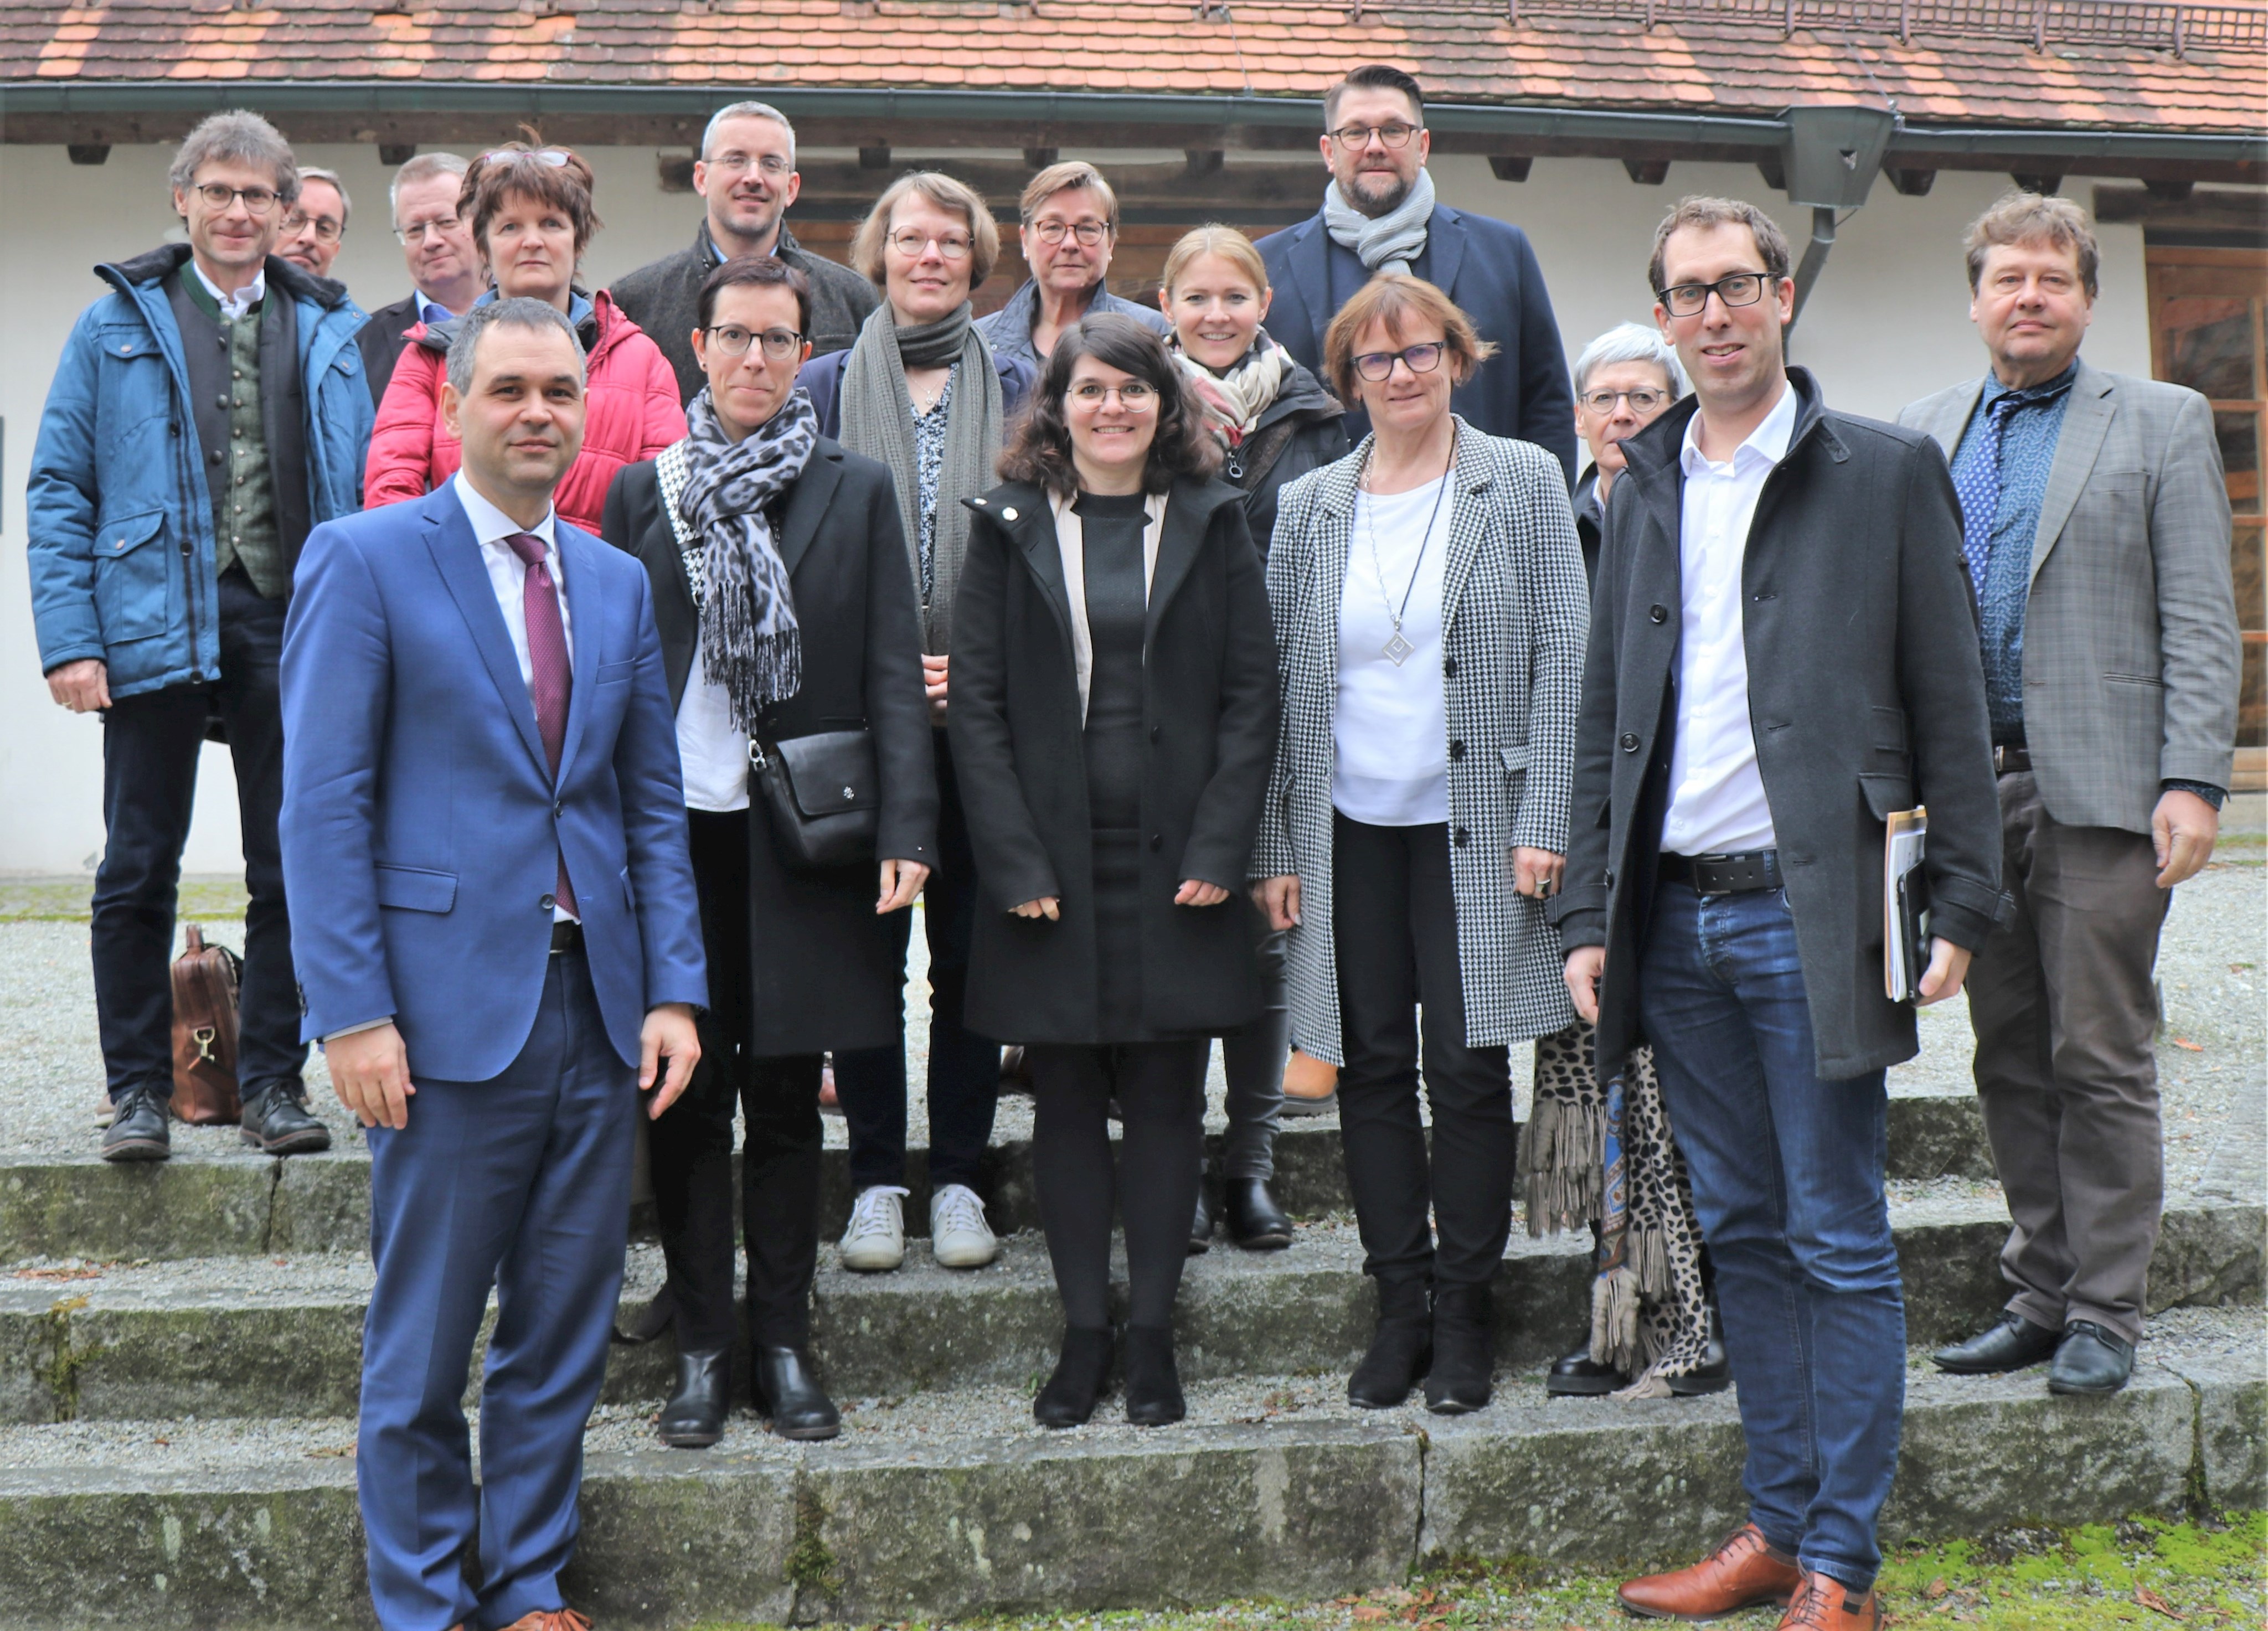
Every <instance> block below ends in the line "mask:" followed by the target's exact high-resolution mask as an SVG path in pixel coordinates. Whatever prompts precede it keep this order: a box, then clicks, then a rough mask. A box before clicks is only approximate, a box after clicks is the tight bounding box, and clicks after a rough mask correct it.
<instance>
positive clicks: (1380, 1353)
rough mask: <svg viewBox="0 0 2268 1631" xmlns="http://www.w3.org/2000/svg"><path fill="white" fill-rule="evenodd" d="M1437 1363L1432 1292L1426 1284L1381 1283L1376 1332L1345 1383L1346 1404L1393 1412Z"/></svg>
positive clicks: (1382, 1281)
mask: <svg viewBox="0 0 2268 1631" xmlns="http://www.w3.org/2000/svg"><path fill="white" fill-rule="evenodd" d="M1432 1358H1433V1289H1432V1286H1431V1285H1430V1284H1428V1283H1427V1282H1425V1281H1423V1280H1381V1281H1380V1282H1378V1329H1377V1330H1376V1331H1375V1332H1373V1333H1372V1335H1371V1339H1370V1351H1369V1352H1368V1353H1366V1354H1365V1355H1363V1356H1362V1363H1360V1364H1359V1365H1357V1366H1356V1367H1355V1368H1354V1374H1353V1375H1352V1376H1351V1377H1349V1378H1347V1403H1349V1404H1351V1405H1354V1406H1357V1407H1360V1408H1362V1409H1364V1410H1392V1409H1394V1408H1395V1407H1397V1406H1399V1405H1400V1404H1401V1403H1402V1401H1403V1400H1405V1399H1407V1398H1409V1397H1410V1389H1411V1388H1412V1387H1415V1386H1416V1385H1418V1378H1420V1377H1422V1376H1424V1375H1425V1371H1426V1370H1427V1368H1428V1367H1429V1366H1430V1365H1431V1364H1432Z"/></svg>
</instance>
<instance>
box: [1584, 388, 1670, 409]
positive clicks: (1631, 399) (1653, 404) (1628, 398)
mask: <svg viewBox="0 0 2268 1631" xmlns="http://www.w3.org/2000/svg"><path fill="white" fill-rule="evenodd" d="M1668 400H1669V393H1668V392H1667V391H1656V390H1654V389H1653V388H1652V387H1651V386H1639V387H1638V389H1637V390H1635V391H1592V392H1589V393H1586V395H1585V396H1584V398H1583V406H1584V407H1586V408H1589V409H1590V410H1591V411H1592V412H1593V413H1594V414H1598V415H1602V416H1604V415H1608V414H1611V413H1613V412H1614V411H1615V404H1616V403H1617V402H1628V403H1629V404H1630V406H1631V412H1632V413H1633V414H1650V413H1652V412H1653V410H1654V409H1655V408H1660V407H1661V405H1662V404H1663V403H1664V402H1667V401H1668Z"/></svg>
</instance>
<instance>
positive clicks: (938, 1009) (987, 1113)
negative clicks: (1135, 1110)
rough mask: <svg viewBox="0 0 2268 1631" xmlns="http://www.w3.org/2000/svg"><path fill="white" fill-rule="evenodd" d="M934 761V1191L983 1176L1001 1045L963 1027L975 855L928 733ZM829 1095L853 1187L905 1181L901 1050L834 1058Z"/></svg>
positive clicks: (957, 794)
mask: <svg viewBox="0 0 2268 1631" xmlns="http://www.w3.org/2000/svg"><path fill="white" fill-rule="evenodd" d="M932 741H933V743H934V746H935V749H936V759H937V793H938V801H937V870H936V871H934V872H932V873H931V874H930V880H929V884H928V885H927V887H926V889H925V890H924V893H923V895H922V932H923V933H924V935H926V936H927V937H928V938H929V987H930V997H929V1181H930V1184H931V1186H932V1188H933V1189H934V1188H935V1187H940V1186H943V1185H946V1184H966V1185H967V1186H968V1187H970V1188H972V1189H974V1188H976V1187H978V1179H980V1178H981V1177H982V1176H983V1170H984V1149H985V1146H986V1145H988V1144H990V1142H992V1117H993V1113H994V1112H995V1111H996V1110H997V1109H998V1106H999V1102H1000V1044H999V1043H998V1042H997V1041H995V1040H993V1039H992V1038H990V1037H989V1036H982V1035H979V1034H978V1033H977V1032H974V1031H971V1030H970V1029H969V1028H968V1026H967V1025H963V1024H962V1023H961V1004H962V1002H963V1001H964V999H965V998H966V996H967V995H968V944H969V941H970V940H971V939H972V938H973V937H975V935H976V852H975V850H974V849H971V848H970V847H969V842H968V817H967V816H966V815H965V814H963V813H962V812H961V790H960V785H959V783H958V782H956V781H955V780H954V773H953V750H952V748H951V746H949V745H948V743H947V742H946V735H945V732H944V731H934V732H932ZM835 1096H836V1098H837V1099H838V1100H840V1101H841V1103H842V1106H843V1124H844V1128H845V1130H847V1131H848V1132H849V1133H850V1135H851V1187H852V1188H854V1189H868V1188H872V1187H873V1186H874V1185H876V1184H896V1185H903V1184H904V1183H905V1181H906V1047H905V1040H904V1039H903V1037H901V1038H900V1039H899V1040H898V1041H897V1042H896V1043H895V1044H894V1045H892V1046H891V1047H867V1048H858V1049H856V1050H846V1051H844V1052H841V1053H838V1054H836V1055H835ZM1190 1204H1192V1205H1195V1204H1196V1203H1195V1202H1194V1201H1192V1202H1191V1203H1190Z"/></svg>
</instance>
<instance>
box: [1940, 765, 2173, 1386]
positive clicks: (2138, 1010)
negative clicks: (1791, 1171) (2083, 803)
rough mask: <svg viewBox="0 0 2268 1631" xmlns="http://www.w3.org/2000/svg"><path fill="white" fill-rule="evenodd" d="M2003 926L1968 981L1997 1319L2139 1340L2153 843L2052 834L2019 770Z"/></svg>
mask: <svg viewBox="0 0 2268 1631" xmlns="http://www.w3.org/2000/svg"><path fill="white" fill-rule="evenodd" d="M2000 831H2001V839H2002V843H2003V845H2004V859H2003V861H2002V881H2003V882H2004V884H2005V885H2006V886H2007V889H2008V890H2009V891H2010V892H2011V893H2013V894H2014V896H2015V898H2016V913H2015V916H2014V919H2013V921H2011V922H2008V923H2007V924H2005V925H2003V926H2002V927H2000V928H1999V929H1994V930H1993V931H1992V937H1991V939H1989V940H1988V941H1987V942H1986V943H1985V949H1984V950H1983V951H1980V952H1979V953H1978V954H1977V961H1976V965H1975V966H1974V967H1973V968H1972V969H1971V970H1970V976H1969V1013H1970V1024H1971V1025H1973V1026H1974V1027H1975V1028H1976V1032H1977V1066H1976V1069H1977V1097H1978V1098H1979V1099H1980V1100H1981V1101H1982V1104H1983V1107H1984V1112H1985V1133H1986V1135H1987V1136H1989V1137H1990V1139H1991V1141H1992V1161H1993V1164H1994V1165H1995V1166H1997V1167H1998V1168H1999V1172H2000V1184H2001V1187H2002V1188H2003V1189H2005V1190H2006V1191H2007V1197H2008V1216H2009V1217H2010V1219H2011V1220H2012V1221H2013V1222H2014V1225H2015V1226H2014V1228H2013V1229H2012V1230H2011V1231H2009V1234H2008V1244H2007V1247H2006V1248H2005V1249H2004V1250H2003V1251H2002V1252H2001V1253H2000V1272H2001V1274H2002V1275H2003V1276H2004V1277H2005V1278H2006V1279H2007V1282H2008V1283H2009V1284H2010V1285H2011V1286H2012V1287H2014V1295H2013V1296H2012V1297H2009V1299H2008V1304H2007V1306H2008V1310H2009V1311H2010V1312H2011V1313H2015V1314H2021V1315H2022V1316H2023V1317H2024V1318H2025V1319H2029V1320H2030V1321H2031V1322H2032V1323H2033V1324H2034V1325H2037V1326H2046V1327H2047V1328H2048V1329H2050V1330H2053V1331H2060V1330H2062V1329H2063V1328H2064V1326H2066V1324H2067V1323H2068V1322H2070V1321H2072V1320H2077V1319H2087V1320H2092V1321H2094V1322H2095V1324H2097V1325H2099V1326H2102V1327H2103V1328H2104V1329H2105V1330H2108V1331H2110V1332H2113V1333H2117V1335H2119V1336H2121V1337H2124V1339H2125V1340H2126V1341H2130V1342H2132V1341H2138V1340H2139V1338H2140V1337H2141V1334H2142V1310H2143V1298H2144V1292H2145V1287H2146V1283H2147V1278H2148V1274H2149V1267H2150V1253H2152V1251H2153V1250H2154V1249H2155V1247H2156V1245H2157V1242H2158V1213H2159V1210H2160V1209H2161V1206H2162V1204H2163V1202H2164V1200H2165V1187H2166V1180H2165V1161H2164V1150H2163V1147H2162V1144H2161V1133H2160V1128H2159V1122H2158V1063H2157V1054H2156V1049H2155V1047H2154V1042H2153V1039H2152V1033H2153V1032H2154V1030H2155V1029H2156V1026H2157V1019H2158V1009H2157V997H2156V994H2155V992H2154V989H2153V988H2152V986H2151V971H2152V968H2153V966H2154V965H2155V963H2156V960H2157V955H2158V931H2159V929H2161V927H2162V926H2163V924H2164V922H2165V920H2166V907H2167V904H2168V902H2169V900H2170V899H2171V892H2170V891H2168V890H2163V889H2161V888H2159V887H2158V885H2157V883H2156V881H2155V880H2156V877H2157V862H2156V860H2155V858H2154V855H2153V853H2152V850H2151V845H2150V840H2149V838H2148V837H2147V835H2145V834H2138V833H2128V832H2124V831H2122V830H2120V829H2119V828H2117V827H2066V826H2064V825H2062V824H2061V823H2059V822H2058V821H2056V820H2055V819H2052V818H2051V816H2050V815H2049V814H2048V812H2047V807H2046V806H2045V805H2044V804H2042V803H2041V802H2040V795H2039V789H2038V787H2037V785H2036V782H2034V780H2033V778H2032V776H2031V775H2029V773H2022V772H2020V773H2018V774H2015V775H2004V776H2002V777H2001V778H2000Z"/></svg>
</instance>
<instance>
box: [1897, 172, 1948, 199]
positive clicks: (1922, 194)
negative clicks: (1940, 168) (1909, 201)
mask: <svg viewBox="0 0 2268 1631" xmlns="http://www.w3.org/2000/svg"><path fill="white" fill-rule="evenodd" d="M1884 174H1886V175H1888V176H1889V178H1890V185H1891V186H1892V187H1895V188H1896V189H1897V191H1898V192H1899V193H1900V194H1901V195H1904V196H1905V197H1907V198H1926V197H1928V196H1929V189H1930V188H1931V187H1934V186H1936V185H1937V172H1936V171H1934V170H1902V169H1891V170H1887V171H1885V172H1884Z"/></svg>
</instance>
